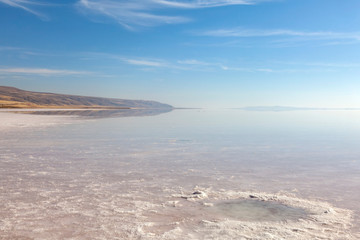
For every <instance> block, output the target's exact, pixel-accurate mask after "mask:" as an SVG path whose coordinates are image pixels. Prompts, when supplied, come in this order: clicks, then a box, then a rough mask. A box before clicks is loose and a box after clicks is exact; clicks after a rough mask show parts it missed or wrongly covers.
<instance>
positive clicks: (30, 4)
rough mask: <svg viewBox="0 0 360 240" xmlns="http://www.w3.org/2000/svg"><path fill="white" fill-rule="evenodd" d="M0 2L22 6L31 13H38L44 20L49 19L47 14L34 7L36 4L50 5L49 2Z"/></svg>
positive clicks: (29, 0) (21, 0)
mask: <svg viewBox="0 0 360 240" xmlns="http://www.w3.org/2000/svg"><path fill="white" fill-rule="evenodd" d="M0 3H3V4H7V5H8V6H11V7H16V8H21V9H23V10H25V11H27V12H29V13H31V14H34V15H36V16H37V17H39V18H41V19H43V20H48V17H47V16H45V15H44V14H42V13H40V12H38V11H36V10H34V9H33V7H34V6H45V5H49V4H47V3H44V2H39V1H34V0H0Z"/></svg>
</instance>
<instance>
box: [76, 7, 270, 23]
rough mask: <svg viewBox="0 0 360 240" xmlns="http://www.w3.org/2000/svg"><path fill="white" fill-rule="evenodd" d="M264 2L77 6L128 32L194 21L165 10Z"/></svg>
mask: <svg viewBox="0 0 360 240" xmlns="http://www.w3.org/2000/svg"><path fill="white" fill-rule="evenodd" d="M260 1H264V0H178V1H174V0H123V1H115V0H79V1H78V3H77V6H78V7H79V9H81V10H82V11H84V12H85V13H91V14H97V15H101V16H106V17H108V18H111V19H114V20H115V21H117V22H118V23H119V24H121V25H123V26H124V27H126V28H128V29H134V28H135V27H136V26H143V27H151V26H157V25H162V24H177V23H185V22H189V21H191V19H189V18H187V17H183V16H174V15H164V14H160V13H158V12H157V11H159V10H164V9H198V8H211V7H220V6H228V5H249V4H255V3H257V2H260Z"/></svg>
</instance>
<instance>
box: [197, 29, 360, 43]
mask: <svg viewBox="0 0 360 240" xmlns="http://www.w3.org/2000/svg"><path fill="white" fill-rule="evenodd" d="M197 34H198V35H202V36H212V37H240V38H246V37H299V38H307V39H332V40H333V39H352V40H357V41H360V32H329V31H312V32H311V31H294V30H286V29H278V30H256V29H244V28H232V29H216V30H209V31H203V32H200V33H199V32H198V33H197Z"/></svg>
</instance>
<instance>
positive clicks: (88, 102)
mask: <svg viewBox="0 0 360 240" xmlns="http://www.w3.org/2000/svg"><path fill="white" fill-rule="evenodd" d="M0 108H119V109H122V108H123V109H125V108H145V109H149V108H152V109H158V108H173V107H172V106H171V105H168V104H163V103H159V102H155V101H145V100H126V99H115V98H102V97H86V96H77V95H66V94H56V93H45V92H31V91H25V90H21V89H18V88H14V87H6V86H0Z"/></svg>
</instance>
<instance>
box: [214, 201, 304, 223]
mask: <svg viewBox="0 0 360 240" xmlns="http://www.w3.org/2000/svg"><path fill="white" fill-rule="evenodd" d="M210 209H211V210H210V211H211V212H214V213H217V214H220V215H223V216H224V217H228V218H232V219H236V220H242V221H287V220H299V219H305V218H307V216H308V213H306V211H305V210H304V209H302V208H296V207H290V206H287V205H284V204H280V203H277V202H273V201H259V200H250V199H247V200H232V201H222V202H219V203H217V204H215V205H214V207H212V208H210Z"/></svg>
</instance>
